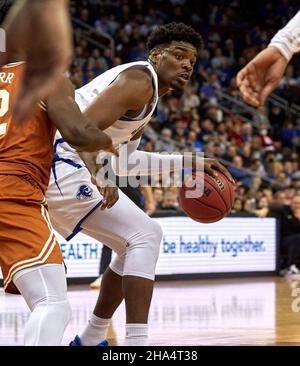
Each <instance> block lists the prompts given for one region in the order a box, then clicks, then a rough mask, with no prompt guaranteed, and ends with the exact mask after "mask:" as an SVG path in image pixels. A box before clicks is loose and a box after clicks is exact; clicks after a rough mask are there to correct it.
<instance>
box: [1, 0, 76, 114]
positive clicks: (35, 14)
mask: <svg viewBox="0 0 300 366" xmlns="http://www.w3.org/2000/svg"><path fill="white" fill-rule="evenodd" d="M68 3H69V1H68V0H18V1H16V2H15V5H14V6H13V7H12V8H11V10H10V11H9V13H8V15H7V17H6V18H5V21H4V23H3V24H2V25H1V27H2V28H4V29H5V32H6V52H2V53H1V55H0V64H2V65H3V64H5V63H8V62H12V60H23V61H26V69H25V74H24V78H23V81H22V85H21V89H20V91H19V94H18V98H17V101H16V104H15V111H14V112H15V118H16V119H18V120H20V119H24V118H26V117H28V115H29V114H30V113H31V111H32V109H33V108H34V107H35V105H36V103H38V101H39V100H40V99H44V98H45V97H47V96H48V95H49V94H50V93H51V91H52V90H54V88H55V86H56V84H57V82H58V80H59V77H60V75H61V74H62V72H64V71H66V70H67V68H68V65H69V62H70V61H71V57H72V33H71V24H70V15H69V9H68Z"/></svg>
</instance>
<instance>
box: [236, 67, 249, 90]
mask: <svg viewBox="0 0 300 366" xmlns="http://www.w3.org/2000/svg"><path fill="white" fill-rule="evenodd" d="M246 75H247V69H246V68H244V69H242V70H241V71H240V72H239V73H238V74H237V76H236V83H237V86H240V85H241V84H242V83H243V81H244V79H245V77H246Z"/></svg>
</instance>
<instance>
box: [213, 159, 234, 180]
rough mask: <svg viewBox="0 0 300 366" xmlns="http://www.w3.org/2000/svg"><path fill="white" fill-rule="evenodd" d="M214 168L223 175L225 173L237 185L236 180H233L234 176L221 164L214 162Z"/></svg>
mask: <svg viewBox="0 0 300 366" xmlns="http://www.w3.org/2000/svg"><path fill="white" fill-rule="evenodd" d="M214 167H215V168H216V169H217V170H219V171H220V172H221V173H223V174H224V175H225V176H226V177H227V178H228V179H229V181H230V182H231V183H233V184H235V180H234V179H233V177H232V175H231V174H230V173H229V171H228V170H227V169H226V168H225V167H224V166H223V165H222V164H221V163H220V162H219V161H217V160H216V161H215V162H214Z"/></svg>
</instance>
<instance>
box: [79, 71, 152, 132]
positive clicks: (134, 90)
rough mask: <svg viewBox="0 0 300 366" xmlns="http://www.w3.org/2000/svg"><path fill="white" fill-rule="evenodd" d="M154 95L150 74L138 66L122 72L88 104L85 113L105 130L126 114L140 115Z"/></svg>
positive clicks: (131, 115)
mask: <svg viewBox="0 0 300 366" xmlns="http://www.w3.org/2000/svg"><path fill="white" fill-rule="evenodd" d="M152 96H153V86H152V80H151V76H150V74H149V73H148V72H147V71H146V70H142V69H138V68H135V69H129V70H126V71H124V72H122V73H121V74H120V75H119V76H118V77H117V79H116V80H115V81H114V82H113V83H112V84H111V85H110V86H109V87H107V88H106V89H105V90H104V91H103V92H102V93H101V94H100V95H99V96H98V97H97V98H96V99H95V101H94V102H93V103H92V104H91V105H90V106H88V108H87V109H86V110H85V112H84V114H85V115H86V117H87V118H88V119H89V120H90V121H92V122H94V123H96V125H97V126H98V127H99V128H100V129H102V130H105V129H106V128H108V127H109V126H111V125H112V124H113V123H114V122H115V121H117V120H118V119H119V118H120V117H122V116H124V115H126V116H130V117H134V116H136V115H138V114H139V113H140V112H141V110H142V109H143V108H144V106H145V104H147V103H148V102H149V101H150V100H151V98H152Z"/></svg>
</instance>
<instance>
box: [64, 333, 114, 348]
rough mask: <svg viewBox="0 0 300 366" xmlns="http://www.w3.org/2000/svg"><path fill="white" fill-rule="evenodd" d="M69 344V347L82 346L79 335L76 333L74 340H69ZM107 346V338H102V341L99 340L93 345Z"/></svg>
mask: <svg viewBox="0 0 300 366" xmlns="http://www.w3.org/2000/svg"><path fill="white" fill-rule="evenodd" d="M69 346H70V347H83V345H82V342H81V339H80V337H79V335H76V337H75V338H74V340H73V341H72V342H70V344H69ZM107 346H108V342H107V340H104V341H101V342H100V343H99V344H97V345H96V346H95V347H107Z"/></svg>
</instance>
